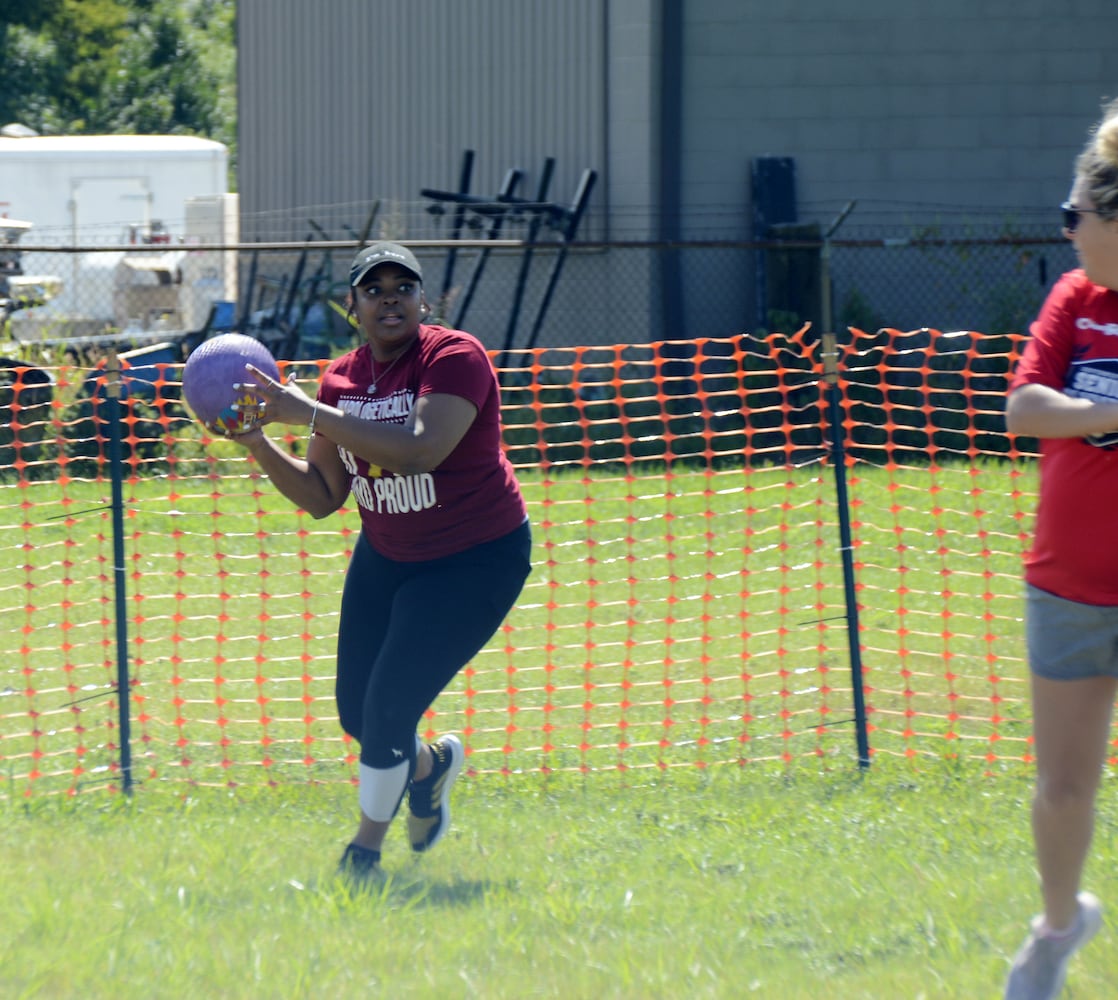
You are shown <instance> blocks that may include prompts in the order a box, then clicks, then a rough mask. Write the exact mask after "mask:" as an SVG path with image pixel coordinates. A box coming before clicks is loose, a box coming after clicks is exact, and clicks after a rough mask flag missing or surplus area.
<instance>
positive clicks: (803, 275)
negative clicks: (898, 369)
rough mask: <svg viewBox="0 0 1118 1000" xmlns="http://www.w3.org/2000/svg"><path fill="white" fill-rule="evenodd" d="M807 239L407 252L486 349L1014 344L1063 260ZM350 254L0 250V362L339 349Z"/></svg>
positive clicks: (1050, 255) (1032, 245)
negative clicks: (803, 334) (864, 341)
mask: <svg viewBox="0 0 1118 1000" xmlns="http://www.w3.org/2000/svg"><path fill="white" fill-rule="evenodd" d="M817 229H818V227H811V226H809V227H806V228H805V227H796V231H795V232H787V233H783V234H781V238H780V239H775V240H769V241H764V242H759V241H738V242H733V241H706V242H702V241H696V242H689V243H680V244H666V243H650V242H637V241H631V242H613V243H579V242H569V243H568V242H564V241H562V240H556V239H548V238H547V233H543V234H542V235H541V238H540V239H539V241H538V242H536V243H534V244H524V243H521V242H518V241H516V240H506V241H496V242H487V241H481V240H478V241H474V240H457V241H445V240H443V241H409V242H411V243H412V245H413V246H414V248H415V249H416V251H417V254H418V256H419V258H420V260H421V262H422V263H423V266H424V270H425V281H424V286H425V292H426V296H427V299H428V302H429V303H430V304H431V306H432V308H433V314H434V316H435V318H436V319H438V320H440V321H442V322H444V323H447V324H450V325H454V326H458V327H461V328H463V329H467V330H469V331H471V332H472V333H474V334H475V335H477V336H478V337H479V338H480V339H481V340H482V342H483V343H484V344H485V346H486V347H487V348H489V349H490V350H495V351H499V350H520V349H533V348H539V347H557V348H565V347H576V346H585V345H595V344H614V343H635V344H642V343H649V342H651V341H656V340H688V339H695V338H698V337H711V336H714V337H722V336H733V335H736V334H739V333H751V334H757V335H764V334H765V333H767V332H774V331H779V332H786V333H792V332H795V331H796V330H797V329H799V328H800V327H801V326H802V325H803V324H804V323H805V322H808V323H811V324H812V328H813V330H819V329H821V328H833V329H835V330H836V331H838V333H839V339H840V341H841V340H842V339H843V337H844V331H845V330H846V329H847V328H848V327H856V328H858V329H862V330H871V331H872V330H876V329H881V328H893V329H900V330H915V329H922V328H934V329H939V330H981V331H983V332H985V333H988V334H999V333H1024V332H1027V330H1028V325H1029V323H1030V322H1031V320H1032V318H1033V317H1034V316H1035V315H1036V312H1037V310H1038V309H1039V307H1040V304H1041V302H1042V301H1043V299H1044V296H1045V294H1046V293H1047V291H1048V290H1049V288H1050V287H1051V285H1052V283H1053V282H1054V281H1055V280H1056V278H1057V277H1058V276H1059V275H1060V274H1061V273H1062V272H1063V271H1065V270H1067V269H1069V268H1071V267H1073V266H1074V265H1075V255H1074V250H1073V248H1072V247H1071V244H1070V243H1068V242H1067V241H1066V240H1063V239H1061V238H1059V237H1058V236H1055V235H1053V232H1052V229H1051V227H1041V226H1032V227H1017V228H1016V229H1009V230H1003V231H1000V232H990V231H987V232H983V233H974V232H968V233H963V232H960V231H959V230H960V227H958V226H948V227H935V226H932V227H928V226H925V227H922V228H915V227H899V226H892V227H888V228H883V227H878V229H877V230H876V234H869V233H867V232H866V231H865V227H862V230H860V231H858V232H857V233H856V235H854V236H847V237H844V238H843V239H833V240H829V241H828V240H824V239H822V238H821V237H819V235H818V232H817ZM375 235H378V234H375ZM356 245H357V244H356V242H352V243H351V242H339V241H328V240H309V241H307V242H305V243H301V244H290V243H288V244H238V245H235V246H230V247H228V248H225V247H221V246H220V245H212V246H173V245H170V246H169V245H166V244H163V245H146V246H116V247H94V248H73V247H28V248H27V249H25V250H20V251H19V252H9V254H8V258H7V261H6V265H5V270H3V271H2V272H0V282H2V284H0V316H2V317H3V340H4V343H5V346H4V348H3V353H4V354H6V355H9V356H17V357H20V358H22V359H23V360H30V361H39V362H41V363H44V364H49V363H51V362H52V361H57V360H60V359H61V357H62V355H65V354H69V355H72V356H74V357H76V358H78V359H79V360H85V358H86V355H87V354H88V353H89V352H90V351H93V352H94V353H96V349H97V348H98V347H99V346H101V347H103V346H107V345H109V344H112V345H114V346H117V347H120V348H121V349H135V348H142V347H144V346H145V345H154V344H157V343H170V344H172V345H174V346H175V347H176V349H178V350H179V352H180V354H181V355H183V356H185V353H186V352H188V351H189V350H190V349H191V348H192V346H193V345H194V344H196V343H198V342H199V341H200V340H201V339H203V338H204V337H205V336H207V335H208V334H209V333H211V332H214V331H217V330H229V329H236V330H239V331H241V332H245V333H248V334H250V335H255V336H257V337H259V339H261V340H262V341H264V342H265V343H266V344H267V345H268V346H269V347H270V348H271V349H272V351H273V353H275V354H276V356H277V357H279V358H282V359H290V360H308V359H317V358H323V357H329V356H332V355H334V354H337V353H339V352H340V351H342V350H345V349H348V348H349V347H350V346H352V345H353V344H355V343H356V337H355V334H354V331H353V328H352V327H351V325H350V324H349V322H348V319H347V315H346V306H345V299H346V293H347V291H348V284H347V275H348V267H349V262H350V259H351V256H352V252H353V250H354V248H355V246H356Z"/></svg>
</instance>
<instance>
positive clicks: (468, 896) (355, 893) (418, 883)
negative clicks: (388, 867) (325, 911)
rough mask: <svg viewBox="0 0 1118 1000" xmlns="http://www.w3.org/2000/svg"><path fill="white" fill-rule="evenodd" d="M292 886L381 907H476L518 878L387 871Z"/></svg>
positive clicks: (502, 893)
mask: <svg viewBox="0 0 1118 1000" xmlns="http://www.w3.org/2000/svg"><path fill="white" fill-rule="evenodd" d="M288 885H289V887H290V888H293V889H295V890H297V891H310V892H313V893H317V894H325V895H328V896H340V897H344V898H346V899H348V900H351V901H356V900H369V901H370V902H373V903H375V904H376V905H378V906H389V907H394V908H401V907H402V908H406V909H409V910H410V909H423V908H425V907H439V908H444V907H458V906H473V905H475V904H477V903H479V902H481V901H482V900H483V899H485V898H486V897H493V896H494V895H496V896H505V895H508V894H511V893H513V892H515V891H516V888H517V886H516V880H514V879H509V880H506V881H503V882H494V881H492V880H489V879H459V878H455V879H450V880H447V881H439V880H434V879H430V878H427V877H425V876H423V875H420V874H417V873H414V872H383V873H381V874H380V875H379V876H374V877H366V878H362V879H352V878H345V877H342V876H339V875H335V876H333V877H326V878H323V879H320V880H316V881H314V882H311V883H308V884H306V885H303V884H302V883H300V882H295V881H291V882H289V883H288Z"/></svg>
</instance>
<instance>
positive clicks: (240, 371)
mask: <svg viewBox="0 0 1118 1000" xmlns="http://www.w3.org/2000/svg"><path fill="white" fill-rule="evenodd" d="M246 364H252V365H255V366H256V367H257V368H259V369H260V370H261V371H262V372H264V373H265V374H266V375H270V376H271V377H272V378H274V379H276V380H277V381H278V380H279V366H278V365H277V364H276V359H275V358H273V357H272V354H271V352H270V351H269V350H268V348H266V347H265V346H264V345H263V344H262V343H260V341H259V340H255V339H254V338H252V337H246V336H245V335H244V334H243V333H223V334H220V335H219V336H217V337H213V338H211V339H210V340H204V341H202V343H201V344H200V345H199V346H198V347H197V348H195V349H194V350H193V351H192V352H191V354H190V357H188V358H187V359H186V365H185V366H184V368H183V370H182V392H183V395H184V396H185V397H186V402H187V404H188V405H189V406H190V409H191V410H193V411H194V415H195V416H196V417H197V418H198V419H199V420H200V421H201V422H202V423H203V424H205V426H206V427H208V428H209V429H210V430H212V431H216V432H217V433H219V434H237V433H239V432H240V431H243V430H246V429H247V428H248V427H249V426H251V425H252V423H253V419H254V418H253V417H252V415H251V413H245V412H242V411H240V410H238V409H236V407H237V406H238V405H241V406H248V407H251V406H252V405H253V404H254V403H256V402H258V400H257V397H256V396H255V395H253V394H252V393H251V392H248V391H247V390H245V389H235V388H234V386H235V385H240V384H241V383H244V382H251V381H252V376H251V375H250V374H249V373H248V372H246V371H245V365H246Z"/></svg>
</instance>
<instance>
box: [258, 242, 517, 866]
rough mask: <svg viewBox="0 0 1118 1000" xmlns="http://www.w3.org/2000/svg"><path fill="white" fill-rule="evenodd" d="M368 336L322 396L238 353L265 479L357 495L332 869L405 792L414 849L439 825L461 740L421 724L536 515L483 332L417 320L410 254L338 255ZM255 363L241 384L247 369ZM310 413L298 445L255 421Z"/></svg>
mask: <svg viewBox="0 0 1118 1000" xmlns="http://www.w3.org/2000/svg"><path fill="white" fill-rule="evenodd" d="M350 310H351V314H352V315H353V316H355V317H356V320H357V324H358V326H359V327H360V329H361V330H362V332H363V333H364V335H365V339H366V342H365V343H364V344H362V345H361V346H360V347H358V348H356V349H355V350H353V351H351V352H350V353H348V354H346V355H344V356H342V357H340V358H338V359H336V360H335V361H333V362H332V363H331V364H330V366H329V367H328V368H327V369H326V371H325V373H324V374H323V377H322V381H321V384H320V386H319V390H318V398H317V399H311V398H310V397H309V396H307V395H306V394H305V393H303V392H302V390H300V389H299V387H298V386H296V385H295V384H294V383H293V382H287V383H280V382H277V381H276V380H275V379H272V378H269V377H268V376H267V375H265V374H264V373H262V372H260V371H258V370H257V369H255V368H251V367H250V368H249V370H248V371H249V374H248V375H247V376H246V388H251V390H252V392H253V393H254V394H255V395H256V396H258V397H259V398H260V399H261V400H262V402H263V406H262V407H261V410H262V413H263V416H262V419H261V422H260V425H259V426H257V427H255V428H253V429H252V430H250V431H248V432H246V433H244V434H241V435H238V436H237V437H236V440H237V441H239V442H240V443H241V444H243V445H244V446H246V447H247V448H248V449H249V451H250V452H251V453H252V455H253V457H254V458H255V459H256V461H257V462H258V463H259V464H260V467H261V468H262V469H263V470H264V471H265V472H266V473H267V475H268V476H269V478H270V479H271V480H272V482H273V483H274V484H275V486H276V488H277V489H278V490H279V491H280V492H281V493H282V494H283V495H284V496H286V497H287V498H288V499H289V500H291V502H292V503H295V504H297V505H298V506H300V507H302V508H303V509H304V510H306V511H307V512H308V513H310V514H312V515H313V516H315V517H317V518H321V517H326V516H327V515H329V514H332V513H333V512H334V511H336V510H337V509H338V508H339V507H341V506H342V504H343V503H344V502H345V501H346V499H347V498H348V497H349V496H350V495H352V496H353V498H354V500H355V501H356V503H357V505H358V508H359V510H360V514H361V526H362V531H361V534H360V537H359V538H358V541H357V542H356V544H355V546H354V551H353V556H352V559H351V561H350V564H349V569H348V571H347V573H346V578H345V586H344V589H343V591H342V604H341V617H340V624H339V627H338V661H337V684H336V694H337V703H338V715H339V718H340V721H341V725H342V728H343V729H344V730H345V731H346V732H347V733H349V734H350V735H351V736H352V737H353V738H354V739H356V740H357V741H358V743H359V744H360V747H361V758H360V767H359V771H360V783H359V791H358V799H359V803H360V807H361V819H360V823H359V825H358V828H357V833H356V834H355V835H354V837H353V840H352V842H351V843H350V844H349V845H348V846H347V847H346V849H345V853H344V854H343V856H342V860H341V866H340V867H341V871H342V872H343V873H344V874H346V875H348V876H351V877H356V878H363V877H367V876H369V875H373V874H376V873H378V872H379V870H380V858H381V847H382V844H383V842H384V837H385V834H386V833H387V831H388V827H389V824H390V823H391V822H392V819H393V817H394V816H395V815H396V811H397V809H398V808H399V806H400V803H401V801H402V800H403V798H404V795H405V794H407V797H408V817H407V827H408V837H409V840H410V842H411V847H412V850H414V851H425V850H427V849H428V848H430V847H432V846H434V844H436V843H437V842H438V840H439V839H440V838H441V837H442V836H443V835H444V834H445V833H446V830H447V827H448V825H449V823H450V811H449V793H450V788H451V785H452V784H453V783H454V780H455V778H456V777H457V776H458V772H459V770H460V769H461V767H462V763H463V758H464V752H463V747H462V744H461V742H460V741H459V740H458V738H457V737H455V736H452V735H447V736H443V737H442V738H441V739H440V740H438V741H436V742H435V743H434V744H432V745H430V746H428V745H426V744H424V743H422V742H421V741H420V739H419V737H418V735H417V729H418V727H419V723H420V720H421V718H422V717H423V713H424V712H425V711H426V710H427V708H428V707H429V706H430V705H431V703H432V702H433V701H434V700H435V698H436V697H437V696H438V694H439V693H440V692H441V691H442V690H443V689H444V688H445V687H446V686H447V684H449V683H450V681H451V679H452V678H453V677H454V676H455V674H457V673H458V671H459V670H461V669H462V667H464V666H465V665H466V664H467V663H468V662H469V661H470V660H471V659H472V658H473V656H474V655H475V654H476V653H477V652H478V651H479V650H480V649H481V648H482V647H483V646H484V645H485V644H486V643H487V642H489V640H490V639H491V638H492V637H493V635H494V634H495V633H496V632H497V630H498V629H499V628H500V626H501V623H502V621H503V620H504V618H505V616H506V615H507V614H508V612H509V610H510V609H511V608H512V606H513V604H514V603H515V602H516V599H517V597H518V596H519V595H520V591H521V588H522V587H523V585H524V581H525V579H526V578H527V576H528V573H529V569H530V565H529V558H530V554H531V532H530V529H529V525H528V518H527V513H526V509H525V504H524V500H523V497H522V496H521V493H520V488H519V486H518V484H517V481H516V477H515V475H514V474H513V470H512V467H511V465H510V464H509V462H508V459H507V458H506V457H505V454H504V452H503V450H502V448H501V428H500V392H499V388H498V384H497V377H496V374H495V372H494V370H493V367H492V365H491V364H490V362H489V358H488V356H487V355H486V353H485V350H484V348H483V347H482V345H481V344H480V342H479V341H478V340H477V339H476V338H474V337H473V336H471V335H470V334H468V333H463V332H461V331H459V330H449V329H445V328H443V327H440V326H434V325H426V324H424V323H423V322H422V321H423V319H424V318H425V317H426V315H427V313H428V312H429V309H428V307H427V304H426V302H425V300H424V296H423V274H422V271H421V270H420V266H419V262H418V261H417V260H416V258H415V256H414V255H413V254H412V252H411V251H410V250H408V249H407V248H406V247H403V246H400V245H399V244H396V243H376V244H374V245H372V246H369V247H367V248H365V249H363V250H361V251H360V252H359V253H358V254H357V256H356V257H355V258H354V261H353V264H352V267H351V269H350ZM250 380H251V384H248V383H249V381H250ZM269 423H281V424H295V425H301V426H307V427H308V428H309V431H310V441H309V443H308V445H307V456H306V458H305V459H301V458H296V457H295V456H293V455H291V454H290V453H289V452H287V451H286V450H284V449H283V448H281V447H280V446H279V445H277V444H276V443H275V442H274V441H273V440H272V439H271V438H269V437H268V436H267V435H265V434H264V433H263V431H262V430H261V429H260V427H261V426H263V425H265V424H269Z"/></svg>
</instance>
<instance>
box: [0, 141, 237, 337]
mask: <svg viewBox="0 0 1118 1000" xmlns="http://www.w3.org/2000/svg"><path fill="white" fill-rule="evenodd" d="M228 166H229V151H228V149H227V148H226V147H225V146H224V145H223V144H222V143H220V142H214V141H212V140H209V139H200V138H197V137H194V136H178V135H86V136H32V137H28V138H8V137H0V217H4V216H10V217H13V218H18V219H27V220H29V221H30V222H31V223H33V225H34V228H33V229H32V230H31V232H30V233H28V235H27V236H25V237H24V239H23V242H22V249H23V250H24V251H25V255H24V259H25V264H26V265H28V269H29V270H30V269H31V268H32V267H33V268H34V270H36V271H40V272H44V273H46V272H53V273H57V274H58V275H59V276H60V277H61V278H62V281H63V291H62V293H61V294H60V295H59V296H58V297H57V298H56V299H55V300H54V301H53V302H52V303H51V304H50V306H49V307H47V308H48V309H49V310H50V312H51V313H52V314H53V317H54V318H55V320H58V319H60V318H62V317H67V318H82V319H85V320H87V321H90V322H102V323H105V322H107V323H115V322H117V321H118V317H117V316H116V315H115V313H114V304H113V300H114V295H113V282H114V272H115V269H116V266H117V264H118V263H119V262H120V261H121V259H122V257H123V254H122V253H120V252H115V253H88V254H81V255H68V256H66V257H63V256H61V255H57V254H45V253H40V254H37V255H36V254H35V249H36V247H39V248H42V247H77V246H83V247H85V246H89V247H93V246H114V245H115V246H119V245H123V244H130V243H132V244H137V249H138V250H144V251H152V252H158V251H160V250H168V249H170V247H169V246H167V244H172V245H178V244H182V243H187V242H190V241H191V240H190V234H189V233H188V232H187V216H188V210H187V202H188V201H191V200H192V199H204V200H205V199H219V200H221V199H223V198H224V197H229V196H228V195H227V192H228V188H229V184H228ZM214 235H216V236H218V237H219V239H218V240H217V242H235V239H236V236H235V234H225V235H230V236H231V238H230V239H228V240H224V239H220V237H221V236H222V235H223V234H220V233H212V232H207V233H206V236H207V237H211V236H214ZM206 241H207V242H208V241H209V240H208V239H207V240H206ZM193 242H200V240H199V239H198V238H197V236H195V237H194V238H193ZM28 258H37V259H33V260H29V259H28ZM222 294H229V293H228V292H225V291H224V290H223V293H222ZM75 332H76V331H75Z"/></svg>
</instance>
